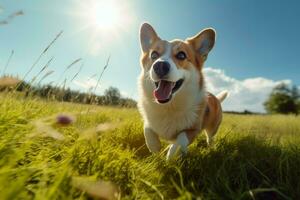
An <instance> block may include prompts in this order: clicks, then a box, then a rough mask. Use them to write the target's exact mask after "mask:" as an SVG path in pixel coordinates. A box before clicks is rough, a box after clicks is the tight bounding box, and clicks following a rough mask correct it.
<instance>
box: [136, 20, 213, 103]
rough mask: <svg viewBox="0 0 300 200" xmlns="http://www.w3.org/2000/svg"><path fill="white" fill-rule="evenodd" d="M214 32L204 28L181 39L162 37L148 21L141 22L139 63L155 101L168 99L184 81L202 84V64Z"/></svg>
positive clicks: (167, 100)
mask: <svg viewBox="0 0 300 200" xmlns="http://www.w3.org/2000/svg"><path fill="white" fill-rule="evenodd" d="M215 35H216V34H215V31H214V29H211V28H208V29H204V30H203V31H201V32H200V33H198V34H197V35H196V36H194V37H191V38H187V39H186V40H185V41H182V40H173V41H166V40H162V39H160V37H159V36H158V35H157V33H156V32H155V30H154V28H153V27H152V26H151V25H150V24H148V23H144V24H142V26H141V28H140V43H141V49H142V56H141V64H142V67H143V71H144V73H147V74H148V75H149V77H150V80H151V81H152V82H153V84H152V85H153V91H152V93H153V96H154V98H155V100H156V102H157V103H160V104H164V103H167V102H169V101H171V99H172V97H173V98H174V96H176V95H177V93H180V90H181V89H182V88H183V87H184V86H185V84H197V85H199V88H202V87H203V84H204V83H203V75H202V66H203V63H204V62H205V60H206V58H207V55H208V53H209V52H210V50H211V49H212V48H213V46H214V43H215ZM195 73H196V74H195ZM195 75H196V76H195ZM195 77H196V78H195Z"/></svg>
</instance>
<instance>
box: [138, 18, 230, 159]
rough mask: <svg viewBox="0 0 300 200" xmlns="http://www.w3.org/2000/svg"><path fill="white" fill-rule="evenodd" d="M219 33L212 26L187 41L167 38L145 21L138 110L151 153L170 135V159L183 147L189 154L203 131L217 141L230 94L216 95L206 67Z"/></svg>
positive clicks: (208, 139) (142, 34)
mask: <svg viewBox="0 0 300 200" xmlns="http://www.w3.org/2000/svg"><path fill="white" fill-rule="evenodd" d="M215 38H216V32H215V30H214V29H212V28H207V29H204V30H202V31H201V32H200V33H198V34H197V35H195V36H194V37H191V38H187V39H186V40H184V41H183V40H178V39H175V40H172V41H166V40H163V39H161V38H160V37H159V36H158V35H157V33H156V32H155V30H154V28H153V27H152V26H151V25H150V24H148V23H144V24H142V25H141V27H140V45H141V59H140V63H141V68H142V69H141V73H140V75H139V78H138V93H139V100H138V109H139V112H140V113H141V115H142V118H143V121H144V137H145V141H146V145H147V147H148V149H149V150H150V152H154V153H155V152H159V151H160V149H161V143H160V139H164V140H167V141H169V142H170V143H171V145H170V146H169V149H168V153H167V160H169V159H171V158H173V157H174V156H175V155H177V152H181V153H182V154H186V153H187V148H188V145H189V144H191V143H192V142H193V140H194V139H195V137H196V136H197V135H198V134H199V133H200V132H201V131H202V130H205V132H206V137H207V143H208V145H210V144H211V143H212V140H213V136H214V135H215V134H216V132H217V130H218V128H219V125H220V123H221V121H222V108H221V102H222V101H223V100H224V99H225V98H226V96H227V93H228V92H227V91H223V92H221V93H220V94H218V95H217V96H214V95H213V94H211V93H209V92H207V91H206V89H205V79H204V76H203V73H202V68H203V64H204V62H205V60H206V59H207V56H208V53H209V52H210V51H211V50H212V48H213V46H214V44H215ZM178 150H180V151H178Z"/></svg>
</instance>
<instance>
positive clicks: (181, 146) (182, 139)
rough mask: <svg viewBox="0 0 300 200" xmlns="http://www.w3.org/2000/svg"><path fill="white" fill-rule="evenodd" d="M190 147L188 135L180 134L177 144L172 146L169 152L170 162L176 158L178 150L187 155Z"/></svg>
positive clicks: (168, 158)
mask: <svg viewBox="0 0 300 200" xmlns="http://www.w3.org/2000/svg"><path fill="white" fill-rule="evenodd" d="M188 145H189V139H188V138H187V136H186V133H185V132H182V133H180V134H179V135H178V136H177V138H176V141H175V143H174V144H171V145H170V148H169V151H168V153H167V160H170V159H171V158H173V157H174V156H176V154H177V152H178V150H180V151H181V153H183V154H186V153H187V147H188Z"/></svg>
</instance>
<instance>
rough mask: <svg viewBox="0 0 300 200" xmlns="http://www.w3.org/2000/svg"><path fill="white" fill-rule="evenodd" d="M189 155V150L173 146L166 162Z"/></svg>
mask: <svg viewBox="0 0 300 200" xmlns="http://www.w3.org/2000/svg"><path fill="white" fill-rule="evenodd" d="M186 154H187V149H186V148H183V147H182V146H180V145H178V144H171V145H170V147H169V150H168V153H167V158H166V160H167V161H169V160H171V159H173V158H178V157H184V156H185V155H186Z"/></svg>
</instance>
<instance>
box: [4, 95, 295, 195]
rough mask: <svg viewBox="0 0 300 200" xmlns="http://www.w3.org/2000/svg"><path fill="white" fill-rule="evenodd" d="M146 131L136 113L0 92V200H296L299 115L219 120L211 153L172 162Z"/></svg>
mask: <svg viewBox="0 0 300 200" xmlns="http://www.w3.org/2000/svg"><path fill="white" fill-rule="evenodd" d="M60 113H69V114H68V115H71V116H72V117H74V118H76V121H74V123H72V124H71V125H69V126H62V125H59V124H57V123H56V122H55V117H56V116H57V115H58V114H60ZM142 127H143V124H142V121H141V118H140V116H139V114H138V112H137V110H136V109H125V108H114V107H100V106H87V105H80V104H71V103H61V102H53V101H44V100H43V101H42V100H39V99H33V98H31V99H24V98H22V97H21V96H17V95H15V94H14V95H13V94H9V93H6V94H2V95H0V194H1V199H90V198H93V197H94V198H97V197H102V198H112V197H113V196H112V192H113V195H114V194H116V193H117V195H116V196H115V197H116V198H121V199H196V198H198V199H300V181H299V180H300V167H299V166H300V137H299V136H300V118H299V117H295V116H282V115H274V116H255V115H251V116H246V115H245V116H241V115H232V114H225V116H224V121H223V123H222V125H221V128H220V130H219V133H218V135H217V137H216V141H215V144H214V145H213V147H211V148H208V147H207V146H206V144H205V137H204V136H203V135H199V137H198V138H197V140H196V141H195V142H194V143H193V144H192V145H191V146H190V147H189V153H188V155H187V156H186V157H185V158H182V159H178V160H173V161H171V162H166V161H165V153H166V152H164V151H162V152H161V153H160V154H157V155H152V154H150V153H149V152H148V150H147V148H146V146H145V143H144V138H143V128H142ZM58 136H59V137H58ZM166 147H167V144H166V143H164V148H166ZM110 195H111V196H110Z"/></svg>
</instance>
